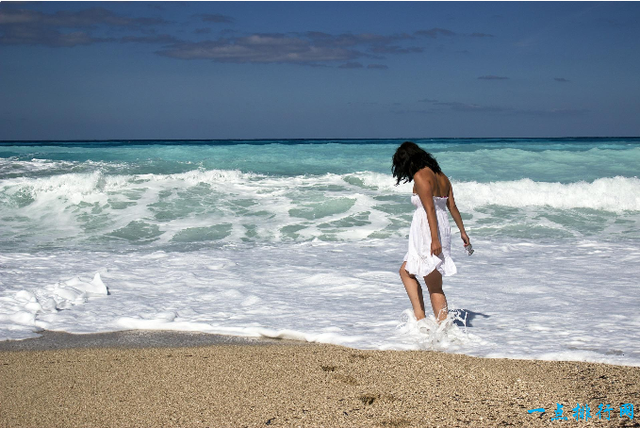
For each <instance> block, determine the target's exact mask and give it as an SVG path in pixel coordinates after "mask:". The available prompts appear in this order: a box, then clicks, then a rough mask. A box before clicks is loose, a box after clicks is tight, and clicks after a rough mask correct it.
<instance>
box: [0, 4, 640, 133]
mask: <svg viewBox="0 0 640 428" xmlns="http://www.w3.org/2000/svg"><path fill="white" fill-rule="evenodd" d="M638 76H640V3H638V2H15V3H11V2H2V3H0V139H4V140H8V139H182V138H185V139H197V138H203V139H216V138H224V139H226V138H231V139H234V138H258V139H261V138H405V137H406V138H419V137H424V138H428V137H489V136H496V137H498V136H504V137H518V136H523V137H527V136H531V137H537V136H540V137H542V136H638V135H640V121H639V120H638V118H639V117H640V101H639V100H640V79H639V78H638Z"/></svg>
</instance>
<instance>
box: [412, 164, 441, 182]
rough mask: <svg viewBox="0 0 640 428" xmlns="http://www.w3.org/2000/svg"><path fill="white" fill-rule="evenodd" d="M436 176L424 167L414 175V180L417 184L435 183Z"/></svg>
mask: <svg viewBox="0 0 640 428" xmlns="http://www.w3.org/2000/svg"><path fill="white" fill-rule="evenodd" d="M435 176H436V175H435V174H434V173H433V171H432V170H431V168H429V167H424V168H422V169H421V170H419V171H418V172H416V173H415V174H414V175H413V180H414V181H417V182H424V181H425V180H426V181H430V182H431V181H433V180H434V179H435Z"/></svg>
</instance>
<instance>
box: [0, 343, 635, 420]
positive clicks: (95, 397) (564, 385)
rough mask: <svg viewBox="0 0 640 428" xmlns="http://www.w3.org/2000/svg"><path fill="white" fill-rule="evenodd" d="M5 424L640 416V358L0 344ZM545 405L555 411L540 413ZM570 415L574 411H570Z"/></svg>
mask: <svg viewBox="0 0 640 428" xmlns="http://www.w3.org/2000/svg"><path fill="white" fill-rule="evenodd" d="M0 383H1V385H0V403H1V412H0V426H2V427H157V426H180V427H241V426H266V425H272V426H327V427H328V426H372V427H412V426H416V427H417V426H420V427H435V426H441V427H445V426H447V427H449V426H469V425H470V426H487V427H489V426H491V427H493V426H551V425H553V424H554V423H557V422H551V421H550V418H551V417H553V416H554V414H555V413H554V412H555V409H556V403H560V404H564V416H567V417H568V419H569V422H568V423H569V424H571V425H574V424H575V422H573V421H575V420H574V418H572V413H573V412H572V410H571V409H572V408H574V407H575V406H576V404H578V403H579V404H582V405H585V404H588V405H589V406H590V409H591V419H589V420H588V421H586V422H585V421H584V420H581V421H580V425H581V426H590V425H592V424H594V425H595V424H598V426H601V424H602V423H603V422H604V421H599V420H598V417H597V416H596V412H597V411H598V405H599V404H601V403H602V404H604V405H607V404H609V405H611V406H612V408H613V411H612V412H611V413H610V417H611V421H610V422H609V424H615V426H639V424H638V423H637V420H638V418H637V415H636V417H635V418H634V419H633V420H632V419H630V418H629V417H620V415H619V413H620V410H619V406H620V405H621V404H624V403H633V404H634V405H635V410H636V413H637V411H638V405H639V404H640V368H638V367H624V366H611V365H604V364H592V363H580V362H547V361H528V360H507V359H482V358H475V357H469V356H465V355H452V354H444V353H438V352H429V351H360V350H355V349H350V348H345V347H340V346H330V345H317V344H308V345H305V344H281V345H275V346H265V345H235V344H232V345H228V344H221V345H213V346H199V347H153V348H122V347H107V348H83V349H82V348H76V349H56V350H28V351H25V350H19V351H15V350H14V351H6V350H5V351H2V352H0ZM536 408H544V409H545V413H540V412H535V413H528V412H527V411H528V410H531V409H536ZM565 423H567V422H565Z"/></svg>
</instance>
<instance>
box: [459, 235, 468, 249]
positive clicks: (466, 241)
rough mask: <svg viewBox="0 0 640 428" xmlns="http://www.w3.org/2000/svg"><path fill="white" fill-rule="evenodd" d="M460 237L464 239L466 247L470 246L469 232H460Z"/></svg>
mask: <svg viewBox="0 0 640 428" xmlns="http://www.w3.org/2000/svg"><path fill="white" fill-rule="evenodd" d="M460 237H461V238H462V242H464V246H465V247H466V246H467V245H469V244H470V242H469V235H467V232H460Z"/></svg>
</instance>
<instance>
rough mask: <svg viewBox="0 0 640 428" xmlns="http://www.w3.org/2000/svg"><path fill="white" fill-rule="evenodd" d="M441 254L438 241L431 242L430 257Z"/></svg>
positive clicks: (440, 246)
mask: <svg viewBox="0 0 640 428" xmlns="http://www.w3.org/2000/svg"><path fill="white" fill-rule="evenodd" d="M441 252H442V245H441V244H440V241H438V240H434V241H432V242H431V255H432V256H439V255H440V253H441Z"/></svg>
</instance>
